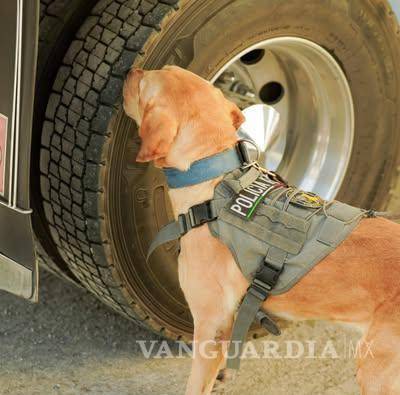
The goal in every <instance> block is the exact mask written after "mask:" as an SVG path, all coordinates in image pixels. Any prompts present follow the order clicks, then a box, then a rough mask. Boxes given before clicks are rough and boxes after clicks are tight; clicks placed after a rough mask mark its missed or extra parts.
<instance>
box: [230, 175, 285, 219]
mask: <svg viewBox="0 0 400 395" xmlns="http://www.w3.org/2000/svg"><path fill="white" fill-rule="evenodd" d="M281 186H282V184H281V183H279V182H276V181H273V180H271V179H270V178H269V177H268V176H267V175H264V174H262V175H261V176H260V177H258V178H257V180H255V181H253V182H252V183H251V184H250V185H249V186H248V187H247V188H245V189H242V190H241V191H240V192H239V193H238V194H237V195H236V196H235V198H234V199H233V201H232V203H231V205H230V206H229V211H230V212H232V213H233V214H235V215H238V216H239V217H241V218H244V219H250V218H251V217H252V215H253V214H254V212H255V210H256V208H257V206H258V205H259V204H260V203H261V202H262V201H263V200H264V198H265V196H266V195H267V194H268V193H269V192H271V191H273V190H274V189H276V188H278V187H281Z"/></svg>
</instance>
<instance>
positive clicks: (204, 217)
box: [188, 200, 217, 228]
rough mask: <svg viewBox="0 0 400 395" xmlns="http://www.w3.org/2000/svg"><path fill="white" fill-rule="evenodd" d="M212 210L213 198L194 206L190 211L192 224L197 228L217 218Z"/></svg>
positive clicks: (189, 216) (189, 215)
mask: <svg viewBox="0 0 400 395" xmlns="http://www.w3.org/2000/svg"><path fill="white" fill-rule="evenodd" d="M212 211H213V210H212V206H211V200H208V201H207V202H204V203H200V204H196V205H195V206H192V207H191V208H190V209H189V211H188V218H189V222H190V226H191V227H192V228H197V227H198V226H200V225H203V224H205V223H206V222H210V221H212V220H214V219H215V218H217V217H216V216H215V214H214V213H213V212H212Z"/></svg>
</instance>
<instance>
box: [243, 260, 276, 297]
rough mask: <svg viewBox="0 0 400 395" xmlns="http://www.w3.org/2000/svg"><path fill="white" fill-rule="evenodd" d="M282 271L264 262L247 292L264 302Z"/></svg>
mask: <svg viewBox="0 0 400 395" xmlns="http://www.w3.org/2000/svg"><path fill="white" fill-rule="evenodd" d="M282 271H283V268H282V269H277V268H276V267H274V266H272V265H271V264H269V263H268V262H266V261H264V264H263V266H262V267H261V268H260V269H259V270H258V271H257V272H256V275H255V277H254V279H253V282H252V283H251V285H250V288H249V291H250V292H252V294H253V295H255V296H256V297H258V298H259V299H261V300H265V299H266V298H267V297H268V295H269V294H270V293H271V291H272V289H273V288H274V287H275V285H276V284H277V283H278V280H279V276H280V275H281V273H282Z"/></svg>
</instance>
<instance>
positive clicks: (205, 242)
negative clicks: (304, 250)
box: [124, 66, 400, 395]
mask: <svg viewBox="0 0 400 395" xmlns="http://www.w3.org/2000/svg"><path fill="white" fill-rule="evenodd" d="M124 107H125V110H126V112H127V114H128V115H130V116H132V117H133V118H135V119H136V121H137V122H138V124H140V125H141V128H140V136H141V137H142V147H141V150H140V152H139V155H138V158H137V159H138V160H139V161H150V160H154V161H155V164H156V166H159V167H163V166H169V167H177V168H179V169H187V168H188V167H189V166H190V164H191V163H192V162H193V161H195V160H198V159H201V158H204V157H206V156H209V155H212V154H215V153H217V152H220V151H222V150H224V149H226V148H228V147H232V146H233V145H234V143H235V142H236V140H237V135H236V132H235V131H236V129H237V128H238V126H239V125H240V123H241V122H242V121H243V117H242V115H241V113H240V111H239V110H238V108H237V107H236V106H235V105H234V104H233V103H230V102H229V101H227V100H226V99H225V98H224V97H223V95H222V94H221V92H220V91H219V90H217V89H216V88H214V87H213V86H212V85H210V84H209V83H208V82H206V81H204V80H202V79H201V78H200V77H198V76H196V75H194V74H192V73H190V72H188V71H185V70H182V69H179V68H178V67H172V66H169V67H164V68H163V69H162V70H157V71H145V72H143V71H141V70H136V71H132V72H131V73H130V74H129V76H128V78H127V81H126V84H125V88H124ZM218 181H219V180H218V179H217V180H212V181H208V182H204V183H202V184H199V185H195V186H193V187H186V188H181V189H175V190H171V191H170V192H169V194H170V198H171V201H172V206H173V209H174V213H175V215H176V216H177V215H178V214H179V213H183V212H186V211H187V209H188V208H189V207H191V206H192V205H194V204H197V203H200V202H203V201H204V200H207V199H210V198H211V197H212V196H213V191H214V188H215V185H216V184H217V182H218ZM179 280H180V284H181V287H182V290H183V292H184V294H185V297H186V299H187V301H188V304H189V307H190V309H191V312H192V315H193V319H194V325H195V332H194V339H195V347H200V344H202V343H203V344H207V347H206V348H207V351H208V352H215V353H216V356H215V358H213V359H203V358H202V356H201V355H199V353H195V355H196V356H195V358H194V360H193V365H192V371H191V375H190V378H189V382H188V386H187V391H186V394H187V395H200V394H202V395H205V394H209V393H210V392H211V390H212V388H213V385H214V383H215V380H216V377H217V374H218V371H219V369H221V368H223V366H224V362H225V361H224V358H223V353H224V347H225V346H224V345H223V343H218V344H212V343H210V342H209V341H210V340H229V338H230V334H231V329H232V324H233V319H234V314H235V311H236V308H237V305H238V303H239V301H240V299H241V297H242V296H243V295H244V293H245V291H246V289H247V287H248V283H247V281H246V279H245V278H244V277H243V275H242V273H241V272H240V270H239V269H238V267H237V265H236V263H235V262H234V260H233V257H232V255H231V253H230V251H229V250H228V248H227V247H226V246H225V245H224V244H222V243H221V242H220V241H219V240H217V239H215V238H214V237H212V236H211V234H210V232H209V229H208V227H207V225H203V226H201V227H199V228H196V229H194V230H192V231H190V232H189V233H188V234H186V235H185V236H184V237H183V238H182V240H181V253H180V256H179ZM264 308H265V309H267V310H268V311H271V312H274V313H276V314H278V315H279V314H282V315H285V316H291V317H294V318H296V319H299V320H304V319H322V320H331V321H340V322H345V323H349V324H354V325H357V326H358V327H360V328H365V329H364V332H365V333H364V337H365V339H366V340H367V341H368V342H369V344H372V351H373V352H372V354H373V355H372V356H370V357H367V358H363V359H360V360H359V361H358V375H357V378H358V381H359V384H360V387H361V391H362V394H363V395H400V375H399V372H400V226H399V225H397V224H395V223H393V222H390V221H387V220H384V219H365V220H363V221H362V222H361V223H360V225H359V226H358V227H357V228H356V230H355V231H354V232H353V233H352V234H351V235H350V237H348V238H347V240H345V242H343V243H342V244H341V245H340V246H339V248H337V249H336V250H335V251H334V252H333V253H332V254H330V255H329V256H328V257H327V258H325V259H324V260H323V261H322V262H321V263H320V264H318V265H317V266H316V267H315V268H314V269H313V270H312V271H311V272H310V273H309V274H308V275H307V276H305V277H304V278H303V279H302V280H301V281H300V282H299V283H298V284H297V285H296V286H295V287H293V288H292V289H291V290H290V291H289V292H287V293H286V294H283V295H280V296H275V297H271V298H270V299H268V301H267V302H266V303H265V305H264ZM371 342H372V343H371Z"/></svg>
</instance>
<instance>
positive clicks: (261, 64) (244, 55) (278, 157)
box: [212, 37, 354, 199]
mask: <svg viewBox="0 0 400 395" xmlns="http://www.w3.org/2000/svg"><path fill="white" fill-rule="evenodd" d="M212 82H213V83H214V84H215V85H216V86H218V87H219V88H220V89H222V91H223V92H224V93H225V95H226V96H227V97H228V98H230V99H231V100H233V101H235V102H236V103H237V104H238V105H239V107H240V108H241V109H243V110H244V112H245V115H246V119H249V118H248V116H249V114H250V115H251V112H252V106H254V105H256V104H267V105H268V106H272V107H273V108H274V109H275V110H276V111H278V112H279V114H280V120H279V123H278V126H277V128H276V129H275V131H271V130H268V128H267V127H265V128H264V129H265V132H264V133H265V135H264V136H260V131H259V130H260V127H259V126H260V125H255V126H258V127H254V130H255V131H254V132H251V131H250V133H249V134H250V137H251V138H252V139H253V140H254V141H255V142H257V143H258V145H259V149H260V151H261V163H262V164H263V165H264V166H265V167H266V168H268V169H270V170H274V171H277V172H278V173H279V174H281V175H282V176H283V177H285V178H286V179H288V181H289V182H290V183H292V184H293V185H297V186H298V187H300V188H302V189H304V190H307V191H313V192H315V193H318V194H319V195H320V196H322V197H324V198H325V199H332V198H334V197H335V196H336V194H337V193H338V191H339V189H340V187H341V185H342V183H343V179H344V176H345V174H346V172H347V168H348V165H349V161H350V157H351V152H352V146H353V139H354V106H353V100H352V95H351V91H350V87H349V84H348V81H347V79H346V76H345V74H344V72H343V71H342V69H341V68H340V66H339V64H338V62H337V61H336V60H335V58H334V57H333V56H332V55H331V54H330V53H329V52H327V51H326V50H325V49H324V48H322V47H321V46H319V45H317V44H315V43H313V42H311V41H308V40H305V39H301V38H298V37H279V38H273V39H268V40H265V41H262V42H259V43H257V44H255V45H253V46H251V47H249V48H247V49H245V50H244V51H241V52H240V53H238V54H237V55H236V56H234V57H233V58H231V59H230V60H229V61H228V62H226V63H225V64H224V65H223V66H222V67H221V68H220V69H219V70H218V72H217V73H216V74H215V75H214V77H213V78H212ZM254 108H255V107H254ZM246 113H247V114H246ZM253 115H254V114H253ZM250 118H251V117H250ZM252 119H254V116H253V117H252ZM259 122H263V120H262V119H260V121H259ZM265 126H266V125H265ZM257 131H258V132H257ZM252 133H253V134H252Z"/></svg>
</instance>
